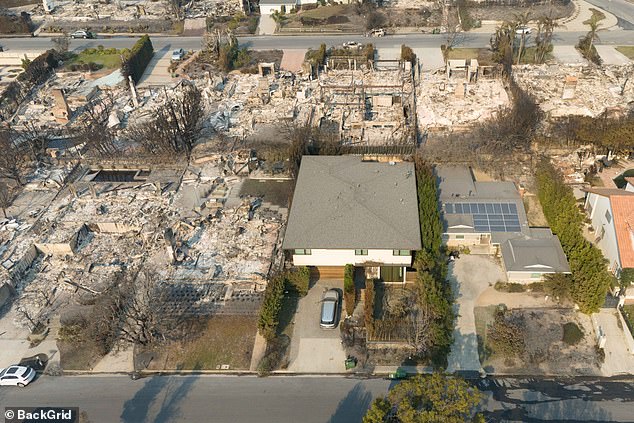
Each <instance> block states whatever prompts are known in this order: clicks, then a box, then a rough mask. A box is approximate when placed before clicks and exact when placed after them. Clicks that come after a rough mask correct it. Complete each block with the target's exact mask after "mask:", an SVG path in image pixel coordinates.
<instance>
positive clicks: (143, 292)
mask: <svg viewBox="0 0 634 423" xmlns="http://www.w3.org/2000/svg"><path fill="white" fill-rule="evenodd" d="M168 289H169V288H168V287H166V286H165V285H164V284H162V283H161V281H160V277H159V276H158V275H157V274H155V273H152V272H150V271H146V272H142V273H138V274H136V275H131V274H129V273H123V274H121V275H120V276H119V277H118V278H117V280H116V284H115V285H114V286H113V287H112V288H111V289H110V291H109V296H108V297H106V298H107V300H106V301H105V307H103V313H104V315H105V316H106V317H108V318H109V319H111V321H114V322H116V326H117V327H118V334H119V337H120V339H121V340H123V341H126V342H130V343H133V344H136V345H149V344H152V343H156V342H163V341H165V340H166V339H168V338H169V337H171V335H172V334H173V333H175V331H176V330H177V329H178V327H179V326H180V324H181V323H182V322H183V320H182V317H181V316H174V315H170V312H169V310H170V299H169V298H168V293H169V291H168ZM106 324H108V323H107V322H106Z"/></svg>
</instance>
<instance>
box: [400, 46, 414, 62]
mask: <svg viewBox="0 0 634 423" xmlns="http://www.w3.org/2000/svg"><path fill="white" fill-rule="evenodd" d="M401 60H403V61H405V62H410V63H411V64H414V63H416V54H415V53H414V50H412V48H411V47H408V46H406V45H405V44H402V45H401Z"/></svg>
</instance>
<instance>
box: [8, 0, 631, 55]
mask: <svg viewBox="0 0 634 423" xmlns="http://www.w3.org/2000/svg"><path fill="white" fill-rule="evenodd" d="M632 8H634V6H632ZM585 33H586V32H563V31H562V32H556V33H555V35H554V40H553V43H554V44H555V45H567V46H573V45H575V44H576V43H577V41H578V39H579V37H580V36H582V35H585ZM600 36H601V40H600V41H599V43H598V44H606V45H623V44H625V45H627V44H632V43H634V32H633V31H605V32H601V34H600ZM490 38H491V35H490V34H486V33H466V34H465V37H464V42H463V43H462V44H461V46H462V47H486V46H488V44H489V40H490ZM135 40H136V38H135V37H112V38H99V39H95V40H73V41H72V42H71V48H72V49H74V50H77V51H81V50H83V49H84V48H87V47H97V46H98V45H103V46H104V47H106V48H110V47H116V48H124V47H128V48H129V47H131V46H132V45H133V44H134V42H135ZM344 41H358V42H369V41H371V42H372V43H374V45H375V46H376V47H377V48H400V46H401V44H407V45H408V46H410V47H412V48H414V49H416V48H422V47H439V46H440V45H441V44H443V43H445V42H446V36H445V35H442V34H439V35H432V34H405V35H390V36H386V37H381V38H364V37H363V36H361V35H324V36H314V35H313V36H310V35H301V36H278V35H269V36H258V37H240V38H239V43H240V45H241V46H245V47H250V48H253V49H259V50H265V49H285V48H305V47H313V48H317V47H319V45H320V44H321V43H326V44H327V45H329V46H330V45H336V44H341V43H343V42H344ZM152 43H153V45H154V50H161V49H163V48H167V50H168V51H171V50H175V49H177V48H179V47H182V48H184V49H186V50H199V49H200V46H201V38H200V37H152ZM0 44H2V45H3V46H4V49H5V50H6V51H10V50H12V49H21V50H42V49H47V48H52V46H53V45H52V43H51V41H50V38H46V37H33V38H5V39H0Z"/></svg>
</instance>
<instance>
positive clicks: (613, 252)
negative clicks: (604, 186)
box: [585, 192, 621, 272]
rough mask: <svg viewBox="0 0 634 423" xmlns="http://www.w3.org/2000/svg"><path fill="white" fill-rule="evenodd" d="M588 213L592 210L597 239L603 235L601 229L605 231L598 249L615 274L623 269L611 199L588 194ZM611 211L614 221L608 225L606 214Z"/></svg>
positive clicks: (593, 226) (586, 206) (591, 217)
mask: <svg viewBox="0 0 634 423" xmlns="http://www.w3.org/2000/svg"><path fill="white" fill-rule="evenodd" d="M585 208H586V211H587V210H589V209H590V208H592V211H591V212H590V214H589V217H590V220H591V221H592V228H594V236H595V238H596V237H598V236H599V235H600V234H601V229H602V228H603V229H605V234H604V235H603V238H602V239H601V240H600V241H599V242H597V243H596V245H597V247H599V249H601V251H602V252H603V255H604V256H605V258H606V259H608V262H609V263H608V266H609V267H610V269H611V270H612V271H613V272H614V271H615V270H617V269H618V270H620V269H621V260H620V258H619V249H618V244H617V243H616V231H615V229H614V215H613V214H612V207H611V206H610V199H609V198H607V197H604V196H602V195H597V194H594V193H591V192H590V193H588V197H587V198H586V203H585ZM608 210H609V211H610V215H611V216H612V219H611V221H610V223H608V221H607V219H606V218H605V212H606V211H608Z"/></svg>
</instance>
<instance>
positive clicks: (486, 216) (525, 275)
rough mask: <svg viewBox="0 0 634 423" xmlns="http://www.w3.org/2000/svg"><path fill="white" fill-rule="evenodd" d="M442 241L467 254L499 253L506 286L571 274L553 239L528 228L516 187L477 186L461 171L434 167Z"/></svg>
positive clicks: (468, 171)
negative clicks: (507, 284) (553, 275)
mask: <svg viewBox="0 0 634 423" xmlns="http://www.w3.org/2000/svg"><path fill="white" fill-rule="evenodd" d="M436 176H437V179H438V189H439V200H440V208H441V214H442V218H443V226H444V228H443V242H444V243H445V244H446V245H447V246H448V247H454V248H455V247H468V248H469V249H470V250H471V253H472V254H500V255H501V256H502V262H503V264H504V267H505V270H506V274H507V277H508V279H509V281H511V282H520V283H531V282H540V281H542V280H543V278H544V276H545V275H546V274H549V273H570V267H569V266H568V261H567V260H566V256H565V254H564V252H563V249H562V248H561V244H560V242H559V239H558V238H557V236H555V235H553V234H552V232H551V231H550V229H548V228H531V227H529V225H528V219H527V217H526V211H525V209H524V204H523V202H522V197H521V196H520V193H519V192H518V190H517V188H516V187H515V184H513V183H512V182H499V181H476V180H475V179H474V177H473V175H472V173H471V169H469V168H468V167H465V166H437V167H436Z"/></svg>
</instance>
